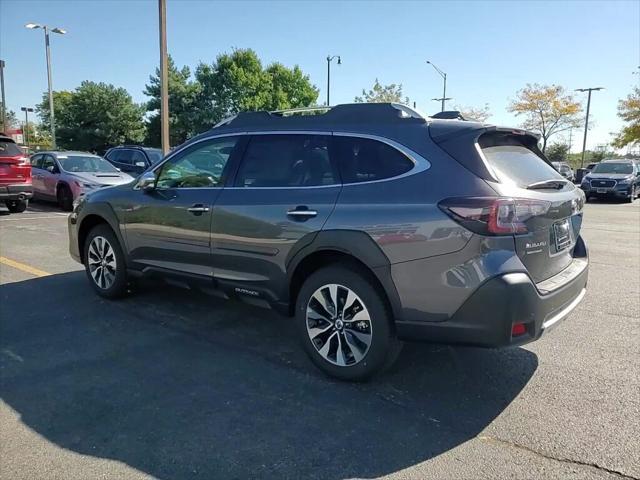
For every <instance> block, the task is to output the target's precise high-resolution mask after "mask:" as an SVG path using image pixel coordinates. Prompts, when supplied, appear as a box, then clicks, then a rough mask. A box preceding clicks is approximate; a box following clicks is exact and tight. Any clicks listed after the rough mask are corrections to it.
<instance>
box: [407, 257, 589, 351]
mask: <svg viewBox="0 0 640 480" xmlns="http://www.w3.org/2000/svg"><path fill="white" fill-rule="evenodd" d="M578 260H579V261H580V262H581V266H580V270H579V272H578V273H574V274H573V275H572V277H571V279H570V280H568V281H566V282H563V284H562V285H561V286H559V287H557V288H555V289H554V290H553V291H550V292H545V293H541V291H540V289H539V288H538V287H537V286H536V284H534V282H533V281H532V280H531V278H530V277H529V276H528V275H527V274H526V273H506V274H503V275H500V276H497V277H494V278H492V279H491V280H488V281H486V282H485V283H484V284H483V285H482V286H480V287H479V288H478V289H477V290H476V291H475V293H473V294H472V295H471V296H470V297H469V298H468V299H467V301H466V302H465V303H464V304H463V305H462V306H461V307H460V309H458V311H457V312H456V313H455V314H454V315H453V316H452V317H451V318H450V319H449V320H446V321H444V322H396V331H397V334H398V337H399V338H401V339H403V340H423V341H430V342H438V343H455V344H466V345H475V346H483V347H505V346H514V345H523V344H525V343H529V342H532V341H535V340H537V339H538V338H540V337H541V336H542V335H543V334H544V333H545V332H546V331H548V330H549V329H551V328H553V327H555V326H556V325H557V324H558V323H559V322H561V321H562V320H564V319H565V318H566V317H567V316H568V315H569V314H570V313H571V312H572V311H573V309H574V308H575V307H576V306H577V305H578V304H579V303H580V302H581V301H582V299H583V297H584V295H585V293H586V286H587V279H588V275H589V267H588V261H587V257H582V258H579V259H578ZM562 273H563V272H561V274H559V275H562ZM545 283H548V282H545ZM516 323H523V324H524V325H525V330H526V331H525V333H524V334H521V335H518V336H512V334H511V332H512V328H513V325H514V324H516Z"/></svg>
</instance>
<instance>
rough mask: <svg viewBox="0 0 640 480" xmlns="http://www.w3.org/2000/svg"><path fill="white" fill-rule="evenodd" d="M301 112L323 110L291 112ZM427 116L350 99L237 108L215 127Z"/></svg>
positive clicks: (390, 120)
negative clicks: (333, 103)
mask: <svg viewBox="0 0 640 480" xmlns="http://www.w3.org/2000/svg"><path fill="white" fill-rule="evenodd" d="M301 112H325V113H324V114H321V115H295V114H296V113H301ZM426 121H427V117H426V116H425V115H423V114H421V113H420V112H418V111H417V110H415V109H413V108H411V107H409V106H407V105H403V104H400V103H350V104H342V105H336V106H333V107H331V106H325V107H305V108H292V109H288V110H277V111H274V112H266V111H260V112H241V113H238V114H237V115H233V116H231V117H227V118H225V119H224V120H222V121H220V122H218V123H217V124H216V125H215V126H214V127H213V128H218V127H225V126H229V127H275V126H283V127H285V126H286V127H287V128H305V127H307V126H311V125H321V126H323V127H325V126H326V123H330V124H339V123H342V124H363V123H366V124H376V123H405V122H419V123H425V122H426Z"/></svg>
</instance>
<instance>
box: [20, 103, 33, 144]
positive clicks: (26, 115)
mask: <svg viewBox="0 0 640 480" xmlns="http://www.w3.org/2000/svg"><path fill="white" fill-rule="evenodd" d="M20 110H22V111H23V112H24V143H25V145H26V146H27V148H29V140H30V138H29V112H31V113H33V108H30V107H21V108H20Z"/></svg>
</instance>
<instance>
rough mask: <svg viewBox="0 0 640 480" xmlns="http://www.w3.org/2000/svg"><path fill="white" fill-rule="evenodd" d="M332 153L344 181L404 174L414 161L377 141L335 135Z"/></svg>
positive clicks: (353, 181) (365, 180)
mask: <svg viewBox="0 0 640 480" xmlns="http://www.w3.org/2000/svg"><path fill="white" fill-rule="evenodd" d="M333 142H334V143H333V151H332V155H335V156H336V157H337V159H338V164H339V166H340V174H341V176H342V182H343V183H361V182H371V181H375V180H384V179H386V178H393V177H397V176H399V175H402V174H404V173H407V172H408V171H409V170H411V169H412V168H413V166H414V163H413V162H412V161H411V160H410V159H409V158H407V157H406V156H405V155H404V154H403V153H402V152H400V151H398V150H396V149H395V148H393V147H392V146H390V145H387V144H386V143H383V142H380V141H378V140H372V139H368V138H360V137H346V136H335V137H334V139H333Z"/></svg>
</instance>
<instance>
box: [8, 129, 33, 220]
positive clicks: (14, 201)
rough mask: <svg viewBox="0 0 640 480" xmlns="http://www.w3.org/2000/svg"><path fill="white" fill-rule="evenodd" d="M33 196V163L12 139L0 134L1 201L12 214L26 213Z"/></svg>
mask: <svg viewBox="0 0 640 480" xmlns="http://www.w3.org/2000/svg"><path fill="white" fill-rule="evenodd" d="M32 196H33V187H32V186H31V163H30V162H29V157H27V156H26V155H25V154H24V153H23V151H22V150H21V149H20V147H19V146H18V145H16V142H14V141H13V139H12V138H11V137H8V136H6V135H4V134H2V133H0V201H4V203H5V204H6V205H7V208H8V209H9V211H10V212H11V213H20V212H24V211H25V210H26V209H27V205H28V204H29V199H30V198H31V197H32Z"/></svg>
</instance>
